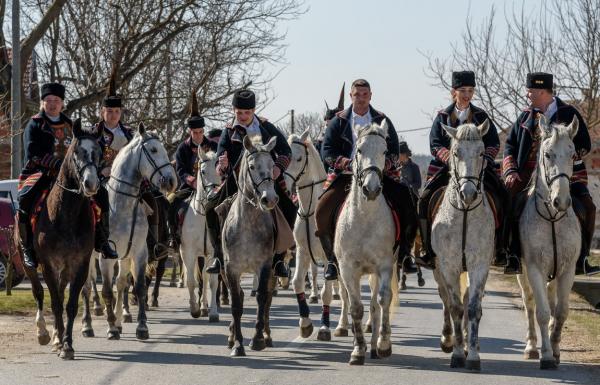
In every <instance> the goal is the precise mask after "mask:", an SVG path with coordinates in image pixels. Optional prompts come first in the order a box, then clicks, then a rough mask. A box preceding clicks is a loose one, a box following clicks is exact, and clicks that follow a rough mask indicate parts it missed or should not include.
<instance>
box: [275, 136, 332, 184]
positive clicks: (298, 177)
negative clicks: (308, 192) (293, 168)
mask: <svg viewBox="0 0 600 385" xmlns="http://www.w3.org/2000/svg"><path fill="white" fill-rule="evenodd" d="M292 144H297V145H300V146H302V147H303V148H304V164H303V165H302V168H301V169H300V172H299V173H298V175H296V176H295V177H294V176H293V175H292V174H290V173H289V172H287V171H284V172H283V173H284V175H287V176H289V177H290V179H291V180H293V181H294V185H295V186H296V190H297V191H300V190H304V189H305V188H309V187H310V188H311V189H313V188H314V187H315V186H316V185H318V184H320V183H323V182H325V181H326V180H327V178H325V179H321V180H317V181H314V182H312V183H308V184H305V185H302V186H298V181H299V180H300V178H301V177H302V176H303V175H304V174H306V167H308V145H307V144H306V143H304V142H301V141H299V140H293V141H292Z"/></svg>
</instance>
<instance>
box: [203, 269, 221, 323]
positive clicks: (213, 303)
mask: <svg viewBox="0 0 600 385" xmlns="http://www.w3.org/2000/svg"><path fill="white" fill-rule="evenodd" d="M206 260H208V259H206ZM207 268H208V264H207V263H205V264H204V268H203V269H202V277H203V281H204V282H208V283H209V284H210V312H209V314H208V322H219V306H218V288H219V275H217V274H208V273H207V272H206V269H207ZM204 286H207V285H204Z"/></svg>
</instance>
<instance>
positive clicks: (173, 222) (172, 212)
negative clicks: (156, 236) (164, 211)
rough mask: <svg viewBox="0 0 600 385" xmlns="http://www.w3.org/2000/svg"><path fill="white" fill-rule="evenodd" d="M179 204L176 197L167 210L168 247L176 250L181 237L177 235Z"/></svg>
mask: <svg viewBox="0 0 600 385" xmlns="http://www.w3.org/2000/svg"><path fill="white" fill-rule="evenodd" d="M179 206H180V202H179V200H178V199H177V198H175V200H174V201H173V202H172V203H171V205H169V212H168V217H169V218H168V220H167V222H168V230H169V248H170V249H171V250H178V249H179V244H180V243H181V238H180V236H179V218H178V217H179V215H178V214H179Z"/></svg>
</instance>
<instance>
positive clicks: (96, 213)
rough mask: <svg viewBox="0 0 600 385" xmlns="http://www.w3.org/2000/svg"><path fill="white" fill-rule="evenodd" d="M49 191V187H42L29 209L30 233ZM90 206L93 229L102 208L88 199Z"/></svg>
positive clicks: (98, 220) (33, 229) (34, 226)
mask: <svg viewBox="0 0 600 385" xmlns="http://www.w3.org/2000/svg"><path fill="white" fill-rule="evenodd" d="M49 193H50V189H44V190H43V191H42V192H41V194H40V196H39V197H38V199H36V201H35V203H34V204H33V207H32V210H31V215H30V216H29V221H30V223H31V231H32V233H35V228H36V226H37V222H38V219H39V216H40V213H41V212H42V209H43V208H44V206H45V205H46V198H47V197H48V194H49ZM90 208H91V209H92V217H93V221H92V226H93V228H94V229H93V230H94V231H95V229H96V223H98V222H100V215H101V214H102V210H101V209H100V206H98V204H97V203H96V202H95V201H94V200H93V199H90Z"/></svg>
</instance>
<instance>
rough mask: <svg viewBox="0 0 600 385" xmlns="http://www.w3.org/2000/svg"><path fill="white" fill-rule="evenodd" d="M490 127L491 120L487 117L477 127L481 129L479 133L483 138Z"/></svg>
mask: <svg viewBox="0 0 600 385" xmlns="http://www.w3.org/2000/svg"><path fill="white" fill-rule="evenodd" d="M489 129H490V120H489V119H486V120H485V122H483V123H481V124H480V125H479V127H477V130H479V134H480V135H481V137H482V138H483V137H484V136H485V134H487V133H488V130H489Z"/></svg>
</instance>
